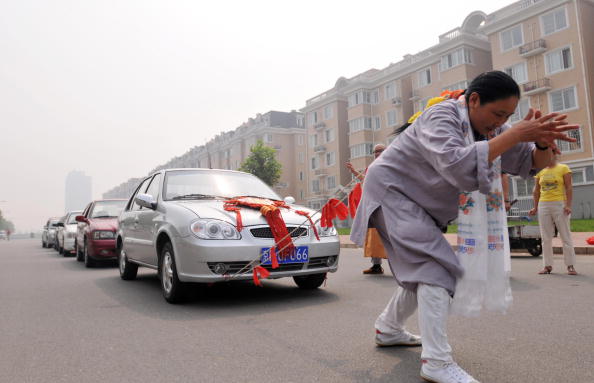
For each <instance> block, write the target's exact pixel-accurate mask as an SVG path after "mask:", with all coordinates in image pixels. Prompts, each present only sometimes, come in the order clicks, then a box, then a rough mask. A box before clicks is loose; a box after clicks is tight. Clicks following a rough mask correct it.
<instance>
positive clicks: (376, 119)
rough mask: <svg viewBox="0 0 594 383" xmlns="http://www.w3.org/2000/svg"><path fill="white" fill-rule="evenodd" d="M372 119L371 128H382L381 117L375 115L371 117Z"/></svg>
mask: <svg viewBox="0 0 594 383" xmlns="http://www.w3.org/2000/svg"><path fill="white" fill-rule="evenodd" d="M373 121H374V124H373V130H380V129H381V128H382V122H381V118H379V116H376V117H374V118H373Z"/></svg>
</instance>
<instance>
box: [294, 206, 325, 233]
mask: <svg viewBox="0 0 594 383" xmlns="http://www.w3.org/2000/svg"><path fill="white" fill-rule="evenodd" d="M295 213H297V214H299V215H302V216H304V217H307V220H308V221H309V224H310V225H311V228H312V229H313V232H314V234H315V235H316V239H317V240H318V241H319V240H320V236H319V234H318V229H317V228H316V225H315V224H314V223H313V221H312V220H311V217H310V216H309V213H308V212H306V211H303V210H295Z"/></svg>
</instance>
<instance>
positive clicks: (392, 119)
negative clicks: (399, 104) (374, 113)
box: [386, 109, 397, 126]
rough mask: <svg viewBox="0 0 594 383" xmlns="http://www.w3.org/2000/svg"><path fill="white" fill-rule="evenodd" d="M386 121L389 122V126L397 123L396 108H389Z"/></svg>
mask: <svg viewBox="0 0 594 383" xmlns="http://www.w3.org/2000/svg"><path fill="white" fill-rule="evenodd" d="M386 121H387V122H388V126H394V125H396V123H397V122H396V110H394V109H392V110H388V111H387V112H386Z"/></svg>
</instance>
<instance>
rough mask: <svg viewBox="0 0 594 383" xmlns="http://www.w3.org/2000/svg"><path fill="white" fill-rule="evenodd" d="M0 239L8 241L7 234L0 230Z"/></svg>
mask: <svg viewBox="0 0 594 383" xmlns="http://www.w3.org/2000/svg"><path fill="white" fill-rule="evenodd" d="M1 239H4V240H8V233H7V232H6V230H0V240H1Z"/></svg>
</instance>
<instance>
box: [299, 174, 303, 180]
mask: <svg viewBox="0 0 594 383" xmlns="http://www.w3.org/2000/svg"><path fill="white" fill-rule="evenodd" d="M299 181H303V172H299Z"/></svg>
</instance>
